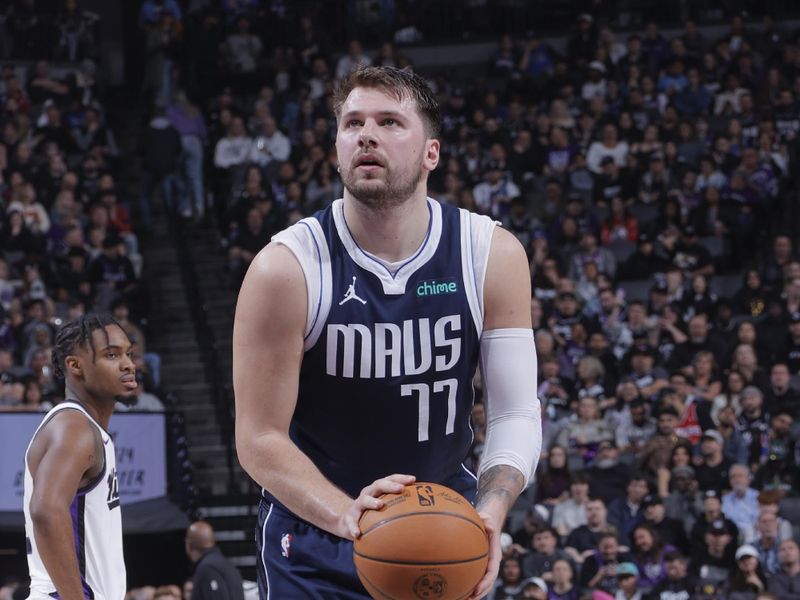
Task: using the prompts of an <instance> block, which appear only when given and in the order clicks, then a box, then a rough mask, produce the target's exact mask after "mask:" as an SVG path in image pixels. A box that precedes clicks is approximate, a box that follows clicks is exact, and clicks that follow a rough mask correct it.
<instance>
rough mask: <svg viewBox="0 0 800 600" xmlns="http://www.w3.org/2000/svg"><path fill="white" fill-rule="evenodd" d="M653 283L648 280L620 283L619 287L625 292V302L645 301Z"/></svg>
mask: <svg viewBox="0 0 800 600" xmlns="http://www.w3.org/2000/svg"><path fill="white" fill-rule="evenodd" d="M652 285H653V282H652V281H650V280H649V279H637V280H635V281H620V283H619V287H620V288H621V289H622V290H623V291H624V292H625V300H626V301H628V302H630V301H631V300H647V298H648V296H649V294H650V288H651V287H652Z"/></svg>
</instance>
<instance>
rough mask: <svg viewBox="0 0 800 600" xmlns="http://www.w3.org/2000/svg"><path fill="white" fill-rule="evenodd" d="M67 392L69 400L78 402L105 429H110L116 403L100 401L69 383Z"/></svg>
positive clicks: (66, 395)
mask: <svg viewBox="0 0 800 600" xmlns="http://www.w3.org/2000/svg"><path fill="white" fill-rule="evenodd" d="M65 392H66V393H65V397H66V399H67V400H73V401H75V402H78V403H79V404H80V405H81V406H83V408H85V409H86V412H88V413H89V415H91V417H92V418H93V419H94V420H95V421H97V422H98V423H99V424H100V426H101V427H102V428H103V429H108V423H109V421H111V415H112V414H113V413H114V405H115V404H116V401H108V402H102V401H98V400H97V399H96V398H94V397H93V396H92V395H91V394H89V393H88V392H87V391H86V390H85V389H82V388H79V387H78V386H75V385H70V384H69V383H67V385H66V390H65Z"/></svg>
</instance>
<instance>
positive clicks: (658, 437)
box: [639, 406, 683, 477]
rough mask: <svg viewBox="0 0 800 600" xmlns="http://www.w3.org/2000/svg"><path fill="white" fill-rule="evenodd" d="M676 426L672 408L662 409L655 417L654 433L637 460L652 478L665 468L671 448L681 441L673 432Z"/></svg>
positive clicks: (675, 413)
mask: <svg viewBox="0 0 800 600" xmlns="http://www.w3.org/2000/svg"><path fill="white" fill-rule="evenodd" d="M677 425H678V411H677V410H675V408H674V407H672V406H664V407H662V408H661V410H660V411H659V412H658V414H657V416H656V433H655V435H653V437H651V438H650V439H649V440H648V441H647V443H646V444H645V445H644V448H642V452H641V455H640V459H639V460H640V464H641V467H642V469H643V470H644V471H645V472H646V473H649V474H650V475H651V476H653V477H655V476H656V474H657V473H658V471H659V469H663V468H665V467H666V466H667V462H668V461H669V459H670V456H671V455H672V450H673V448H674V447H675V446H676V445H677V444H678V442H679V441H680V440H681V439H683V438H681V437H679V436H678V435H677V434H676V432H675V428H676V427H677Z"/></svg>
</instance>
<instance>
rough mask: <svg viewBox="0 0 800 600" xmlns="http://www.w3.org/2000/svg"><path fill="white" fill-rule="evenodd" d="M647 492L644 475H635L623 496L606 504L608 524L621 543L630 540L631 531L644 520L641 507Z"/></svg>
mask: <svg viewBox="0 0 800 600" xmlns="http://www.w3.org/2000/svg"><path fill="white" fill-rule="evenodd" d="M649 491H650V490H649V485H648V483H647V478H646V477H645V476H644V474H643V473H635V474H633V475H632V476H631V479H630V481H629V482H628V485H627V486H626V488H625V496H623V497H617V498H615V499H614V500H612V501H611V502H609V503H608V522H609V523H610V524H611V525H613V526H614V527H616V528H617V531H619V534H620V541H621V542H622V543H627V542H628V541H629V540H630V533H631V531H633V528H634V527H636V526H637V525H638V524H639V523H641V522H642V520H643V519H644V517H643V515H642V510H641V505H642V500H644V498H645V496H647V494H648V493H649Z"/></svg>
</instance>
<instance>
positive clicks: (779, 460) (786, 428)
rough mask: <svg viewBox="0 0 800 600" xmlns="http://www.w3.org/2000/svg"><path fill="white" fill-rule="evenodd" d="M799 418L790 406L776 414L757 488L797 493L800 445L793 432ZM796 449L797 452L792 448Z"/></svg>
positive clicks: (761, 465)
mask: <svg viewBox="0 0 800 600" xmlns="http://www.w3.org/2000/svg"><path fill="white" fill-rule="evenodd" d="M794 422H795V419H794V415H793V413H792V411H791V410H790V409H789V408H788V407H784V408H779V409H777V410H776V411H775V412H774V413H773V414H772V419H771V423H772V429H771V430H770V432H769V438H768V439H769V448H768V449H767V455H766V456H765V457H763V458H762V463H761V464H760V465H759V466H758V469H757V470H756V472H755V475H754V477H753V483H752V486H753V488H755V489H757V490H765V491H778V492H779V493H781V494H786V495H789V496H796V494H797V491H798V490H799V489H800V470H799V469H798V456H799V455H798V445H797V443H796V441H795V440H794V436H793V435H792V433H791V432H792V430H793V425H794ZM792 449H794V451H792Z"/></svg>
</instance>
